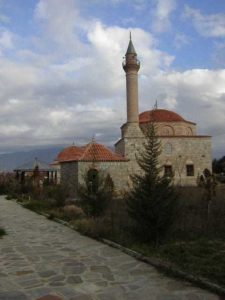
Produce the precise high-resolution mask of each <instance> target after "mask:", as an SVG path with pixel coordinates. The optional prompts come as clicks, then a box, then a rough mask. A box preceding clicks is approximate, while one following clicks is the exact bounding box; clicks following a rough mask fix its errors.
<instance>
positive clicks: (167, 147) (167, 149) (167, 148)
mask: <svg viewBox="0 0 225 300" xmlns="http://www.w3.org/2000/svg"><path fill="white" fill-rule="evenodd" d="M164 151H165V153H166V154H168V155H169V154H171V153H172V145H171V144H170V143H166V144H165V146H164Z"/></svg>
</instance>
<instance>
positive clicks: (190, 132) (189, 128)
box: [186, 127, 193, 135]
mask: <svg viewBox="0 0 225 300" xmlns="http://www.w3.org/2000/svg"><path fill="white" fill-rule="evenodd" d="M186 134H187V135H193V131H192V129H191V127H188V128H187V129H186Z"/></svg>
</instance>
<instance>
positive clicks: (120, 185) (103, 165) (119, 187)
mask: <svg viewBox="0 0 225 300" xmlns="http://www.w3.org/2000/svg"><path fill="white" fill-rule="evenodd" d="M91 168H96V169H97V170H98V171H100V172H102V174H103V175H105V176H106V175H107V174H110V176H111V177H112V180H113V182H114V186H115V190H116V192H122V191H123V190H125V189H127V188H128V182H129V178H128V175H129V162H128V161H122V162H121V161H113V162H110V161H105V162H95V163H93V162H82V161H81V162H78V170H79V175H78V176H79V177H78V181H79V183H82V182H84V175H85V173H86V172H87V171H88V170H89V169H91Z"/></svg>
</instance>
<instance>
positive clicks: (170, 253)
mask: <svg viewBox="0 0 225 300" xmlns="http://www.w3.org/2000/svg"><path fill="white" fill-rule="evenodd" d="M130 248H132V249H133V250H136V251H138V252H141V253H142V254H144V255H146V256H149V257H155V258H157V259H160V260H161V261H165V262H166V263H170V264H172V265H174V266H176V267H178V268H179V269H181V270H183V271H184V272H187V273H190V274H192V275H195V276H198V277H203V278H206V279H209V280H210V281H211V282H214V283H217V284H219V285H221V286H223V287H224V288H225V241H222V240H207V239H202V240H195V241H185V242H183V241H175V242H170V243H166V244H164V245H161V246H159V247H157V248H156V247H153V246H150V245H146V244H145V245H143V244H142V245H141V244H134V245H132V246H130Z"/></svg>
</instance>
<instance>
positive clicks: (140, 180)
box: [127, 123, 177, 244]
mask: <svg viewBox="0 0 225 300" xmlns="http://www.w3.org/2000/svg"><path fill="white" fill-rule="evenodd" d="M160 153H161V145H160V141H159V140H158V138H157V136H156V134H155V125H154V123H150V124H149V127H148V130H147V131H146V142H145V144H144V149H143V151H142V152H141V153H140V154H139V157H137V161H138V164H139V166H140V168H141V174H135V175H133V176H132V182H133V188H132V189H131V191H130V192H129V193H128V195H127V206H128V213H129V215H130V217H131V218H132V219H133V220H134V222H135V228H134V229H135V233H136V234H137V237H138V238H139V239H141V240H142V241H145V242H146V241H147V242H155V243H156V244H158V243H159V242H160V241H161V240H162V239H163V238H164V237H165V236H166V234H167V232H168V230H169V229H170V228H171V225H172V224H173V221H174V218H175V214H176V207H177V195H176V192H175V190H174V187H173V185H172V184H171V178H168V177H165V176H160V171H161V168H160V167H159V163H158V158H159V155H160Z"/></svg>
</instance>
